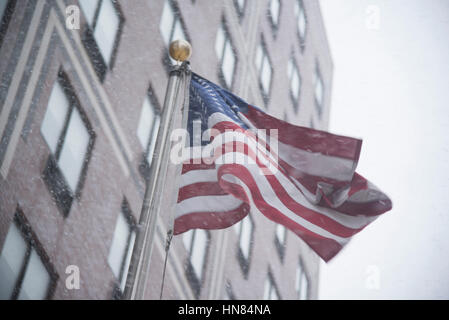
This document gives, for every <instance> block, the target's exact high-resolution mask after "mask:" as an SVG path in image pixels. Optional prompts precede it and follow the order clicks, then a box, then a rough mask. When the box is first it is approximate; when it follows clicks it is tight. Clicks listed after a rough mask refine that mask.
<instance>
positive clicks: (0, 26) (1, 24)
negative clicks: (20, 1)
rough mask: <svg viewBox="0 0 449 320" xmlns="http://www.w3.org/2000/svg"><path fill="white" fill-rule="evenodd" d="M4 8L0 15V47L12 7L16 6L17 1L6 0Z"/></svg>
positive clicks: (12, 10)
mask: <svg viewBox="0 0 449 320" xmlns="http://www.w3.org/2000/svg"><path fill="white" fill-rule="evenodd" d="M6 1H7V2H6V5H5V10H4V11H3V13H2V15H1V16H0V49H1V47H2V44H3V39H4V38H5V36H6V32H7V31H8V27H9V23H10V22H11V19H12V16H13V13H14V9H15V7H16V3H17V1H15V0H6Z"/></svg>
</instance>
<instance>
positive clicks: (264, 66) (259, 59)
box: [256, 38, 273, 103]
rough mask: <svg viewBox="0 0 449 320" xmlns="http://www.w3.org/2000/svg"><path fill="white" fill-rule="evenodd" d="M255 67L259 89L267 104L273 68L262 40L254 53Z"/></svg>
mask: <svg viewBox="0 0 449 320" xmlns="http://www.w3.org/2000/svg"><path fill="white" fill-rule="evenodd" d="M256 67H257V72H258V77H259V84H260V88H261V90H262V93H263V97H264V100H265V103H267V102H268V97H269V95H270V89H271V78H272V73H273V68H272V67H271V61H270V58H269V56H268V52H267V48H266V46H265V41H264V40H263V38H262V40H261V42H260V44H259V46H258V47H257V51H256Z"/></svg>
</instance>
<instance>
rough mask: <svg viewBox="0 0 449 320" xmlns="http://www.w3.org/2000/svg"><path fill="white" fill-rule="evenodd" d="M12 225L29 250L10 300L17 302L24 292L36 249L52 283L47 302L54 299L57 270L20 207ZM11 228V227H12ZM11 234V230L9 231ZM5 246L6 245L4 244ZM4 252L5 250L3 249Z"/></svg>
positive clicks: (49, 287) (48, 288)
mask: <svg viewBox="0 0 449 320" xmlns="http://www.w3.org/2000/svg"><path fill="white" fill-rule="evenodd" d="M11 224H14V225H15V226H16V227H17V229H18V230H19V232H20V234H21V236H22V240H23V241H24V242H25V244H26V246H27V248H26V253H25V256H24V258H23V261H22V265H21V267H20V271H19V273H18V277H17V280H16V283H15V285H14V289H13V291H12V294H11V297H10V300H17V299H18V297H19V295H20V292H21V290H22V285H23V281H24V278H25V275H26V271H27V269H28V266H29V263H30V257H31V251H32V249H34V250H35V251H36V254H37V255H38V257H39V259H40V260H41V262H42V264H43V265H44V268H45V270H46V271H47V273H48V275H49V279H50V282H49V284H48V287H47V293H46V296H45V298H44V299H45V300H49V299H51V298H52V297H53V294H54V292H55V290H56V284H57V281H58V278H59V277H58V274H57V273H56V271H55V268H54V267H53V265H52V264H51V262H50V258H49V256H48V255H47V253H46V252H45V250H44V247H43V246H42V244H41V243H40V242H39V240H38V238H37V235H36V234H35V233H34V231H33V229H32V228H31V225H30V223H29V222H28V220H27V219H26V217H25V215H24V213H23V212H22V210H21V209H20V207H17V209H16V213H15V214H14V218H13V220H12V221H11ZM10 228H11V225H10ZM8 232H9V229H8ZM3 245H4V243H3ZM2 252H3V248H2Z"/></svg>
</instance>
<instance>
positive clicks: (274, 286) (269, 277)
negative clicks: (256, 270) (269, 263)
mask: <svg viewBox="0 0 449 320" xmlns="http://www.w3.org/2000/svg"><path fill="white" fill-rule="evenodd" d="M267 280H268V282H269V284H270V288H269V292H268V298H266V297H265V283H266V281H267ZM265 283H264V296H263V300H271V299H269V297H270V295H271V291H272V290H273V289H274V291H275V292H276V295H277V297H278V300H282V298H281V294H280V293H279V289H278V286H277V284H276V281H275V280H274V276H273V274H272V272H271V270H270V269H268V273H267V277H266V280H265Z"/></svg>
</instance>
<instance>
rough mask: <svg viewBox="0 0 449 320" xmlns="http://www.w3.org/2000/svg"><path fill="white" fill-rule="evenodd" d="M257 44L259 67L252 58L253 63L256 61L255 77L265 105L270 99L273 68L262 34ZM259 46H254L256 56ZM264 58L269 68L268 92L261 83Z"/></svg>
mask: <svg viewBox="0 0 449 320" xmlns="http://www.w3.org/2000/svg"><path fill="white" fill-rule="evenodd" d="M259 46H260V47H261V48H262V61H261V66H260V68H259V66H258V65H257V61H256V60H257V59H255V60H254V63H256V70H257V79H258V82H259V89H260V92H261V94H262V98H263V101H264V103H265V106H266V107H267V106H268V103H269V101H270V96H271V89H272V88H273V77H274V68H273V64H272V62H271V58H270V55H269V53H268V48H267V45H266V42H265V39H264V37H263V35H262V36H261V40H260V43H259ZM259 46H257V48H256V56H257V50H258V48H259ZM264 59H267V61H268V66H269V67H270V69H271V73H270V85H269V88H268V92H265V89H264V87H263V83H262V70H263V64H264Z"/></svg>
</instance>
